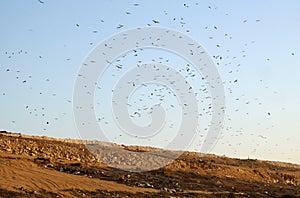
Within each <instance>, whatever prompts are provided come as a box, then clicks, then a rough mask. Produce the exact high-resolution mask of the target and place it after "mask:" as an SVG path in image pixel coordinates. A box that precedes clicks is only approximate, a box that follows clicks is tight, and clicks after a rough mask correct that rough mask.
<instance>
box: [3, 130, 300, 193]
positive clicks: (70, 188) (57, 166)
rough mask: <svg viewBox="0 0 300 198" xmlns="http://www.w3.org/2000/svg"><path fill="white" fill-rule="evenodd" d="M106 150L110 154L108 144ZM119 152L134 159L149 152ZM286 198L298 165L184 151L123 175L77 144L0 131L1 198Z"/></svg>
mask: <svg viewBox="0 0 300 198" xmlns="http://www.w3.org/2000/svg"><path fill="white" fill-rule="evenodd" d="M104 146H105V150H107V151H108V152H110V146H111V145H110V144H104ZM120 147H122V148H124V149H126V150H130V151H132V152H133V154H134V152H141V151H143V150H152V148H145V147H144V148H143V147H136V146H135V147H127V146H120ZM119 154H120V155H123V154H122V153H119ZM124 155H125V154H124ZM166 156H167V155H166ZM123 157H128V156H123ZM147 157H149V156H147ZM162 157H164V155H162ZM141 160H143V159H141ZM144 160H146V159H144ZM147 160H151V158H149V159H147ZM132 163H138V162H134V161H133V162H132ZM286 195H289V196H290V197H299V196H300V166H299V165H296V164H289V163H281V162H267V161H261V160H253V159H249V160H240V159H231V158H227V157H220V156H216V155H204V156H200V155H198V154H197V153H192V152H185V153H183V154H182V155H181V156H180V157H179V158H178V159H176V160H175V161H174V162H172V163H170V164H169V165H167V166H165V167H163V168H159V169H157V170H153V171H147V172H141V173H139V172H126V171H123V170H118V169H114V168H111V167H109V166H107V165H106V164H103V163H101V162H98V161H97V160H96V159H95V157H94V156H93V155H92V154H91V153H89V151H88V150H87V149H86V147H85V146H84V145H83V144H81V142H78V141H72V140H68V141H61V140H56V139H53V138H47V137H32V136H22V135H19V134H11V133H4V132H2V133H1V132H0V197H126V196H127V197H284V196H286Z"/></svg>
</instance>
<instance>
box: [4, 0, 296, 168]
mask: <svg viewBox="0 0 300 198" xmlns="http://www.w3.org/2000/svg"><path fill="white" fill-rule="evenodd" d="M43 2H44V3H43V4H42V3H40V2H39V1H38V0H36V1H35V0H27V1H16V0H10V1H1V3H0V5H1V6H0V24H1V37H0V46H1V47H0V84H1V86H0V104H1V105H0V111H1V118H0V129H1V130H7V131H14V132H21V133H25V134H33V135H47V136H53V137H70V138H78V135H77V129H76V125H75V123H74V116H73V110H72V103H71V100H72V93H73V85H74V81H75V77H76V75H77V72H78V70H79V68H80V66H81V63H82V62H83V60H84V59H85V57H86V56H87V55H88V54H89V52H91V51H92V50H93V49H94V48H95V47H96V46H97V44H98V43H100V42H101V41H103V40H104V39H106V38H108V37H109V36H111V35H114V34H117V33H120V32H122V31H125V30H128V29H132V28H136V27H144V26H147V25H148V24H150V25H151V26H157V27H166V28H172V29H174V30H177V31H179V32H182V33H185V34H187V35H189V36H190V37H192V38H193V39H195V40H196V41H198V42H199V43H200V44H201V45H202V46H203V47H204V48H205V49H206V50H207V52H208V53H209V54H210V55H211V56H217V55H221V56H222V57H223V59H222V60H221V61H219V62H220V65H219V66H217V67H218V69H219V73H220V75H221V78H222V80H223V82H224V87H225V94H226V117H225V123H224V129H223V130H222V138H221V139H220V140H219V142H218V144H217V146H216V147H215V149H214V150H213V151H212V152H213V153H216V154H220V155H223V154H225V155H227V156H232V157H248V156H249V157H251V158H260V159H270V160H281V161H291V162H297V163H300V144H299V142H300V134H299V132H300V131H299V129H300V117H299V115H298V114H299V113H300V102H299V96H300V89H299V84H300V80H299V74H300V69H299V65H300V48H299V46H300V39H299V35H300V26H299V21H300V13H299V9H300V2H299V1H297V0H294V1H292V0H289V1H279V0H277V1H276V0H272V1H271V0H265V1H259V0H251V1H250V0H249V1H238V0H235V1H233V0H227V1H221V0H216V1H213V0H211V1H209V0H206V1H188V2H187V1H172V3H170V1H127V0H126V1H121V0H119V1H112V0H109V1H108V0H107V1H80V2H79V1H77V2H76V3H75V1H71V0H68V1H67V0H65V1H48V0H44V1H43ZM134 4H138V5H134ZM126 12H129V13H130V14H128V13H126ZM174 18H175V20H174ZM152 20H158V21H159V23H158V24H154V23H153V21H152ZM76 24H78V26H77V25H76ZM120 24H121V25H123V27H122V28H120V29H118V28H117V27H118V26H119V25H120ZM217 45H218V46H219V47H218V46H217ZM214 60H215V59H214ZM217 62H218V61H217V60H215V63H217ZM7 70H9V71H7ZM236 79H237V80H238V81H237V82H236V83H234V82H233V81H234V80H236ZM25 81H26V82H25ZM23 82H24V83H23ZM27 106H28V107H27ZM30 112H31V113H30ZM268 113H270V115H268ZM47 122H49V124H47ZM194 149H196V150H197V148H194Z"/></svg>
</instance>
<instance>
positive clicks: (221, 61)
mask: <svg viewBox="0 0 300 198" xmlns="http://www.w3.org/2000/svg"><path fill="white" fill-rule="evenodd" d="M38 2H39V3H40V4H43V5H45V6H46V5H47V3H45V2H44V1H41V0H38ZM196 5H197V6H198V3H196ZM133 6H134V7H138V6H140V4H138V3H134V4H133ZM182 6H183V8H184V9H189V8H190V7H191V6H192V5H189V4H188V3H183V5H182ZM207 8H208V9H209V10H213V9H217V8H216V7H214V6H210V5H209V6H207ZM132 14H133V11H126V12H125V15H132ZM164 14H165V15H168V12H167V11H164ZM172 21H173V22H174V21H178V22H179V25H180V27H183V28H184V27H185V25H186V24H188V22H187V21H188V20H185V19H184V18H183V17H179V18H178V17H171V22H172ZM247 22H249V20H247V19H243V20H241V23H244V24H245V23H247ZM255 22H257V23H260V22H261V20H260V19H256V20H255ZM101 23H105V21H104V20H102V19H101ZM146 25H147V26H153V25H154V26H155V25H157V26H159V25H160V20H159V19H152V21H151V22H150V23H149V22H146ZM74 26H75V27H76V28H78V29H80V28H81V25H80V24H79V23H76V24H74ZM115 28H116V29H117V30H125V29H126V25H125V24H124V23H119V24H117V25H116V26H115ZM204 29H205V30H210V31H211V30H213V31H220V28H219V27H218V26H217V25H213V24H212V25H211V26H206V27H204ZM190 31H191V29H186V32H190ZM92 33H95V34H96V33H99V32H98V31H97V30H94V31H92ZM224 37H225V38H228V39H230V40H232V39H234V38H233V37H232V36H230V34H229V33H225V34H224ZM208 40H210V41H211V42H214V41H213V40H214V37H213V36H210V37H209V38H208ZM249 43H251V44H254V43H255V41H250V42H249ZM89 44H90V45H92V44H93V43H89ZM247 45H248V43H246V44H245V45H244V46H245V48H246V47H247ZM215 46H216V48H217V49H218V48H222V45H221V44H216V45H215ZM4 53H5V56H6V57H7V58H8V59H13V58H14V57H15V56H17V55H21V54H23V55H27V54H28V52H27V51H23V50H18V51H16V52H4ZM137 53H138V51H134V52H133V54H137ZM226 53H227V54H217V55H214V56H213V57H212V58H213V59H214V62H215V63H216V65H217V66H218V67H226V66H227V67H228V68H230V69H229V71H227V72H228V74H230V75H231V76H232V77H231V80H229V81H228V82H224V85H225V87H226V94H229V95H230V94H231V95H234V88H232V86H234V85H231V84H235V85H238V83H239V79H238V76H239V74H238V73H239V71H240V70H241V69H242V65H241V64H240V63H238V60H239V59H242V58H246V49H245V50H243V51H241V54H238V55H233V56H232V55H231V54H230V53H231V52H230V50H226ZM291 55H292V56H295V53H294V52H292V53H291ZM36 58H37V59H43V58H44V57H43V56H42V55H37V56H36ZM66 60H70V58H66ZM266 60H267V61H269V60H270V59H269V58H267V59H266ZM153 62H157V63H168V62H169V60H167V59H165V60H164V58H163V57H160V58H158V60H155V59H153ZM115 67H116V69H117V70H122V69H123V65H122V64H116V66H115ZM191 67H192V66H191V65H186V66H184V69H182V70H180V71H179V73H182V74H183V75H185V77H187V78H193V77H195V75H196V74H195V70H193V69H191ZM1 70H2V71H1V73H2V75H8V73H12V72H15V74H16V76H15V78H16V80H17V82H20V83H22V84H26V83H30V79H32V78H33V76H32V75H28V76H27V77H26V78H22V77H21V71H20V70H14V68H13V67H11V68H1ZM4 72H6V74H5V73H4ZM221 76H222V74H221ZM44 80H45V82H50V79H49V78H46V79H44ZM128 83H131V84H132V86H135V82H134V79H133V81H132V82H128ZM2 86H3V85H2ZM5 86H6V87H5V89H9V86H8V85H5ZM2 88H3V87H2ZM193 89H195V90H198V91H199V92H198V95H202V100H200V102H202V103H205V102H204V100H205V99H208V100H210V98H209V96H207V94H209V92H208V89H207V87H205V86H204V85H202V86H201V87H193ZM165 92H167V93H165ZM38 94H39V95H42V94H44V92H43V91H39V92H38ZM168 94H171V92H170V90H167V89H165V88H164V87H160V88H158V89H154V90H152V92H149V93H148V94H144V95H143V97H148V98H150V99H151V98H153V97H156V99H158V100H159V101H160V102H163V101H164V100H165V98H166V95H168ZM48 95H51V96H53V97H56V96H57V94H55V93H52V94H49V93H48ZM203 95H204V97H203ZM2 97H10V96H9V95H6V93H5V91H3V92H2ZM200 98H201V97H200ZM245 98H246V97H245V95H242V96H241V97H235V101H230V102H233V103H235V102H237V103H240V101H241V100H244V99H245ZM142 100H143V98H139V100H136V101H135V102H134V103H135V104H136V103H138V102H141V101H142ZM250 100H252V102H256V103H257V104H258V105H259V106H262V105H263V104H262V103H261V102H259V101H258V100H259V99H258V98H254V99H248V100H246V101H245V102H244V105H249V104H250V103H251V102H250ZM65 101H66V102H67V103H72V101H71V100H69V99H68V100H65ZM206 102H207V101H206ZM205 104H208V106H207V107H204V108H203V109H201V112H200V114H201V115H203V114H206V115H208V116H211V113H212V106H211V103H210V104H209V103H205ZM185 105H188V104H185ZM174 106H175V105H174V104H169V107H170V108H174ZM240 107H241V108H242V107H243V105H240ZM24 109H25V110H26V111H27V112H28V114H29V115H30V116H35V117H39V116H41V117H45V116H47V115H46V114H47V109H46V108H45V107H35V104H28V105H25V106H24ZM143 111H149V108H148V107H147V106H146V105H144V106H141V107H140V108H139V109H137V110H136V111H133V112H132V114H131V117H133V118H134V117H141V115H143V113H142V112H143ZM235 111H239V109H236V110H235ZM265 112H266V113H265V114H266V116H268V117H270V116H272V113H271V112H270V111H269V110H267V109H266V110H265ZM247 114H248V113H247ZM203 116H204V115H203ZM58 119H59V117H54V118H53V120H58ZM226 119H227V120H226V121H225V122H230V121H231V118H230V117H229V116H228V115H227V116H226ZM101 120H104V121H105V118H104V117H103V116H101V115H100V116H99V121H101ZM11 122H12V123H13V124H16V125H17V124H18V122H17V121H16V120H12V121H11ZM44 124H45V126H42V128H43V130H47V126H48V125H50V124H52V122H51V121H50V120H47V121H45V123H44ZM106 124H108V122H106ZM170 127H171V128H172V127H173V124H171V125H170ZM206 129H207V128H206ZM231 130H233V129H232V128H231V127H230V126H228V125H226V124H225V126H224V131H225V132H223V135H222V137H224V136H226V131H231ZM231 134H232V136H241V137H242V136H243V128H240V129H238V130H236V131H234V133H231ZM253 135H254V134H253ZM120 136H122V135H120ZM257 138H260V139H263V140H266V139H267V137H266V136H264V135H257ZM117 140H118V138H115V139H114V141H117ZM226 143H227V144H228V146H232V143H231V142H226ZM236 150H237V149H235V152H237V151H236ZM255 151H256V150H255V149H254V150H253V152H255Z"/></svg>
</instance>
